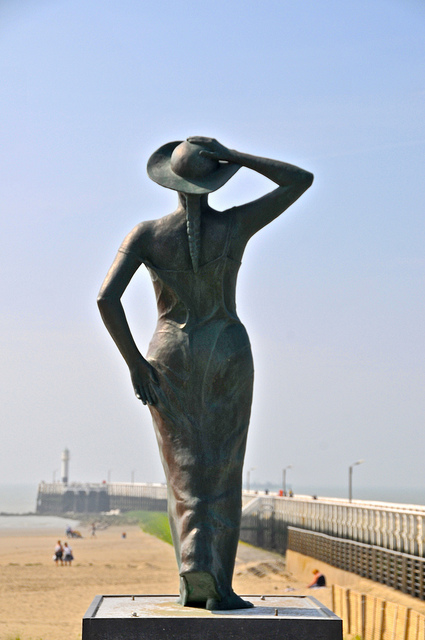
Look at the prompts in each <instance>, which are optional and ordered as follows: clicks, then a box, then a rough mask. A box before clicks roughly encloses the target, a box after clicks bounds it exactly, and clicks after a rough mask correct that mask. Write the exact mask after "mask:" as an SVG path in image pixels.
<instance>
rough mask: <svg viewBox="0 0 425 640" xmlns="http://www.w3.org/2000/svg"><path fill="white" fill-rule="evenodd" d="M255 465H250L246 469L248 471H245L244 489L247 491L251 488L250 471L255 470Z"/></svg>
mask: <svg viewBox="0 0 425 640" xmlns="http://www.w3.org/2000/svg"><path fill="white" fill-rule="evenodd" d="M256 468H257V467H251V468H250V469H248V471H247V472H246V490H247V491H249V490H250V488H251V483H250V480H251V471H255V469H256Z"/></svg>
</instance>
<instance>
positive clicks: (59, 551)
mask: <svg viewBox="0 0 425 640" xmlns="http://www.w3.org/2000/svg"><path fill="white" fill-rule="evenodd" d="M53 558H54V561H55V562H56V566H59V562H60V563H61V565H63V547H62V544H61V541H60V540H58V541H57V544H56V547H55V555H54V556H53Z"/></svg>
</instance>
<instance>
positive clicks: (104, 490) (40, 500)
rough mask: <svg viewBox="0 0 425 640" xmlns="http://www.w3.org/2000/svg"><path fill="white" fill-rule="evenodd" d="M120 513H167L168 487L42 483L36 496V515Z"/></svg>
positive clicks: (125, 484) (115, 483)
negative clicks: (113, 511)
mask: <svg viewBox="0 0 425 640" xmlns="http://www.w3.org/2000/svg"><path fill="white" fill-rule="evenodd" d="M116 509H119V510H120V511H133V510H144V511H166V510H167V487H166V486H165V485H163V484H154V483H141V482H140V483H127V482H113V483H107V482H104V483H101V484H95V483H72V484H69V485H65V484H63V483H61V482H55V483H46V482H42V483H40V484H39V486H38V492H37V508H36V510H37V513H40V514H55V515H57V514H61V513H104V512H108V511H112V510H116Z"/></svg>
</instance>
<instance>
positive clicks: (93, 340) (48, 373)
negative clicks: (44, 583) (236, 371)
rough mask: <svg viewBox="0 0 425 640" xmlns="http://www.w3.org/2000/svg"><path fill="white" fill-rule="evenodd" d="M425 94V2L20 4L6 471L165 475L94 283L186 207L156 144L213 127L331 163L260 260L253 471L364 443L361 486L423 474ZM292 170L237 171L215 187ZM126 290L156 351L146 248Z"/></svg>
mask: <svg viewBox="0 0 425 640" xmlns="http://www.w3.org/2000/svg"><path fill="white" fill-rule="evenodd" d="M424 107H425V6H424V4H423V2H421V1H420V0H417V1H414V0H374V1H373V2H370V0H355V1H354V0H333V1H332V0H299V1H298V2H295V1H294V0H292V1H287V0H276V1H274V0H262V1H261V2H259V1H256V0H255V1H250V2H247V1H246V0H244V1H242V0H217V1H216V2H214V3H207V2H205V3H203V2H195V1H191V0H188V1H186V2H185V1H183V0H182V1H180V2H175V1H173V2H172V1H171V0H170V1H169V0H155V2H154V1H151V0H144V1H143V2H140V1H136V0H119V1H118V0H73V1H71V0H68V1H64V0H32V1H31V0H19V1H18V0H2V1H1V2H0V109H1V123H0V129H1V132H0V150H1V151H0V153H1V176H2V178H1V184H0V206H1V219H0V225H1V234H0V238H1V240H0V241H1V252H0V256H1V258H0V259H1V262H2V265H1V274H2V277H1V280H0V294H1V300H2V309H1V315H0V341H1V348H2V358H1V387H0V402H1V429H2V434H3V435H2V445H1V453H0V457H1V464H0V482H38V481H39V480H42V479H44V480H51V478H52V475H53V472H54V471H55V470H56V469H59V468H60V454H61V451H62V449H63V448H64V447H65V446H67V447H69V449H70V450H71V457H72V459H71V480H83V481H101V480H103V479H104V478H106V477H107V474H108V471H109V472H110V477H111V479H112V480H115V481H129V480H130V478H131V472H132V471H134V472H135V479H136V481H142V480H146V481H161V480H162V479H163V477H164V476H163V472H162V468H161V465H160V462H159V456H158V453H157V447H156V443H155V439H154V435H153V429H152V426H151V421H150V415H149V412H148V410H147V409H146V408H145V407H143V406H142V405H141V404H140V403H139V402H138V401H137V400H136V399H135V398H134V396H133V391H132V387H131V384H130V379H129V375H128V372H127V369H126V365H125V363H124V361H123V360H122V359H121V356H120V354H119V353H118V351H117V350H116V347H115V345H114V344H113V342H112V340H111V339H110V338H109V335H108V334H107V332H106V330H105V329H104V327H103V325H102V323H101V320H100V316H99V315H98V312H97V308H96V304H95V300H96V294H97V291H98V289H99V286H100V284H101V282H102V279H103V277H104V275H105V273H106V271H107V269H108V267H109V264H110V263H111V261H112V260H113V258H114V255H115V252H116V250H117V248H118V246H119V244H120V242H121V240H122V239H123V238H124V236H125V235H126V233H127V232H128V231H130V229H132V227H133V226H134V225H135V224H136V223H138V222H140V221H141V220H144V219H150V218H153V217H159V216H161V215H163V214H166V213H169V212H170V211H171V210H173V208H174V206H175V202H176V195H175V194H174V193H173V192H171V191H169V190H166V189H161V188H160V187H159V186H158V185H156V184H154V183H153V182H151V181H150V180H149V179H148V177H147V175H146V171H145V166H146V161H147V159H148V157H149V156H150V154H151V153H152V152H153V151H154V150H155V149H156V148H157V147H159V146H160V145H161V144H163V143H165V142H168V141H170V140H177V139H182V138H185V137H187V136H189V135H212V136H214V137H217V138H218V139H219V140H221V141H222V142H223V143H224V144H226V145H228V146H230V147H233V148H237V149H239V150H241V151H246V152H248V153H254V154H258V155H264V156H268V157H276V158H278V159H282V160H286V161H288V162H292V163H295V164H298V165H300V166H302V167H304V168H306V169H308V170H310V171H312V172H313V173H314V174H315V182H314V185H313V187H312V188H311V189H310V190H309V191H308V193H307V194H305V195H304V196H303V197H302V198H301V199H300V200H299V201H298V202H297V203H296V204H295V205H294V206H293V207H292V208H291V209H290V210H289V211H288V212H287V213H286V214H284V215H283V216H282V217H281V218H280V219H279V220H277V221H276V222H274V223H273V224H272V225H271V226H269V227H268V228H267V229H265V230H263V232H262V233H260V234H258V236H256V237H255V238H254V239H253V240H252V241H251V244H250V245H249V246H248V249H247V251H246V254H245V259H244V264H243V265H242V268H241V272H240V277H239V290H238V311H239V315H240V317H241V319H242V321H243V322H244V323H245V325H246V327H247V329H248V332H249V334H250V337H251V342H252V348H253V353H254V361H255V366H256V387H255V397H254V404H253V414H252V420H251V428H250V436H249V444H248V450H247V456H246V469H250V468H253V467H255V471H252V472H251V481H252V482H260V481H263V482H266V481H270V482H273V483H278V482H279V481H280V478H281V473H282V468H283V467H285V466H287V465H289V464H292V465H293V469H291V471H290V477H289V474H288V480H289V481H290V483H291V484H293V486H294V489H295V490H296V489H297V487H301V486H303V487H305V486H308V487H311V490H312V491H313V490H317V491H320V487H323V486H326V485H334V486H341V487H345V486H346V482H347V468H348V465H349V464H350V463H352V462H354V461H355V460H357V459H359V458H364V459H365V460H366V462H365V464H364V465H362V466H361V467H358V468H357V469H356V470H355V482H356V487H358V488H359V491H361V490H362V489H364V488H366V487H368V486H378V485H381V486H387V487H390V488H400V487H407V488H414V489H418V488H420V487H422V486H424V479H425V477H424V476H425V471H424V468H425V465H424V449H425V428H424V427H425V394H424V382H425V380H424V362H425V340H424V326H425V322H424V321H425V307H424V279H425V278H424V276H425V257H424V246H425V222H424V218H425V188H424V184H425V181H424V172H425V162H424V160H425V154H424V146H425V145H424V143H425V117H424V116H425V108H424ZM272 186H273V185H272V184H271V183H269V182H268V181H266V180H265V179H263V178H259V177H258V176H256V175H255V174H253V173H252V172H249V171H247V170H241V171H240V172H239V173H238V174H237V176H236V177H235V178H234V179H233V180H232V181H231V182H230V183H228V185H226V187H225V188H223V189H222V190H220V191H219V192H218V193H217V194H214V196H213V197H212V203H213V205H215V206H217V207H218V208H225V207H227V206H229V205H233V204H235V203H240V202H244V201H247V200H249V199H252V198H253V197H257V196H258V195H260V194H262V193H263V192H264V191H266V190H269V189H270V188H272ZM124 303H125V306H126V309H127V311H128V316H129V320H130V322H131V324H132V327H133V329H134V333H135V335H136V337H137V340H138V342H139V345H140V347H141V349H142V350H143V351H144V352H145V351H146V348H147V345H148V343H149V339H150V336H151V334H152V332H153V328H154V326H155V317H156V309H155V300H154V295H153V291H152V287H151V283H150V281H149V277H148V275H147V272H145V271H144V268H143V267H142V268H141V269H140V272H139V273H138V274H137V276H136V277H135V279H134V282H133V283H132V286H130V289H129V291H128V292H127V293H126V295H125V299H124ZM57 477H59V472H58V473H57ZM424 499H425V491H424Z"/></svg>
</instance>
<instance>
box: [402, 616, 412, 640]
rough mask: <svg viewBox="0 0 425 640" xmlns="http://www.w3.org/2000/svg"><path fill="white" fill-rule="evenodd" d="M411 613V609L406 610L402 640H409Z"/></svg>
mask: <svg viewBox="0 0 425 640" xmlns="http://www.w3.org/2000/svg"><path fill="white" fill-rule="evenodd" d="M411 611H412V609H410V608H407V609H406V616H405V618H404V634H403V640H409V627H410V612H411Z"/></svg>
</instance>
